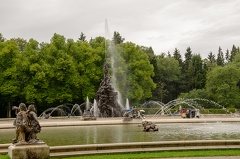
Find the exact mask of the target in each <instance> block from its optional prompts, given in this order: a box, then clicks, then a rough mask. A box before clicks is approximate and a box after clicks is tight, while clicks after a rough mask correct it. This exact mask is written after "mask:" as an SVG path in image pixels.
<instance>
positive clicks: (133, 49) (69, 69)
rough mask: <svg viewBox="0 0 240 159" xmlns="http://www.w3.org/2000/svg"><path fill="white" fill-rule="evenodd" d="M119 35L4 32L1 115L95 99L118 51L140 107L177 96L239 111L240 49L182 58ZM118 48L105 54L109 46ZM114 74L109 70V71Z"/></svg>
mask: <svg viewBox="0 0 240 159" xmlns="http://www.w3.org/2000/svg"><path fill="white" fill-rule="evenodd" d="M124 41H125V39H124V38H122V37H121V35H120V34H119V33H118V32H114V35H113V38H112V39H111V40H106V39H105V38H104V37H100V36H99V37H96V38H91V39H90V40H89V41H88V40H87V39H86V36H85V35H84V34H83V33H81V34H80V36H79V38H78V39H77V40H76V41H74V40H73V39H66V38H65V37H64V36H63V35H59V34H56V33H55V34H54V35H53V37H52V38H51V39H50V42H49V43H47V42H42V43H39V42H38V41H37V40H34V39H29V40H28V41H27V40H25V39H22V38H12V39H9V40H7V39H5V38H4V37H3V35H2V34H0V117H9V116H11V113H12V112H11V106H13V105H18V104H19V103H21V102H24V103H26V104H32V103H34V104H36V106H37V109H38V112H39V113H41V112H42V111H44V110H45V109H47V108H49V107H55V106H58V105H60V104H63V103H73V104H74V103H78V104H81V103H83V102H85V101H86V98H87V97H88V98H89V99H90V100H93V99H94V97H95V93H96V91H97V90H98V87H99V84H100V82H101V80H102V79H103V64H104V62H106V61H109V60H110V55H111V53H110V52H115V55H116V57H115V58H116V59H118V60H117V62H115V64H114V67H115V76H116V78H117V79H118V82H117V86H118V89H119V91H120V93H121V94H122V96H123V99H125V98H128V99H129V101H130V104H131V105H134V106H140V104H141V103H143V102H144V101H147V100H158V101H161V102H164V103H166V102H168V101H171V100H173V99H176V98H179V97H181V98H205V99H210V100H213V101H215V102H218V103H219V104H222V105H225V106H226V107H235V108H238V107H239V99H238V98H239V97H240V96H239V95H240V92H239V87H240V80H239V79H240V77H239V76H240V72H239V71H240V67H239V66H240V63H239V61H240V49H239V47H236V46H235V45H233V47H232V50H226V53H225V54H224V53H223V51H222V49H221V47H219V50H218V53H217V56H216V55H215V54H213V53H212V52H210V53H209V55H208V57H207V58H206V59H202V57H201V55H200V54H194V53H192V50H191V48H190V47H188V48H187V49H186V52H185V54H184V58H182V57H181V54H180V51H179V50H178V49H177V48H176V49H175V50H174V52H173V53H170V52H168V53H162V54H160V55H156V54H155V53H154V51H153V49H152V48H151V47H145V46H139V45H137V44H134V43H132V42H124ZM110 42H111V43H114V45H115V49H112V50H107V49H106V46H107V45H108V43H110ZM111 71H113V70H110V72H111Z"/></svg>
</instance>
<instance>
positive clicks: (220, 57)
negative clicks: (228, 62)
mask: <svg viewBox="0 0 240 159" xmlns="http://www.w3.org/2000/svg"><path fill="white" fill-rule="evenodd" d="M217 65H218V66H223V65H224V56H223V52H222V48H221V47H220V46H219V49H218V54H217Z"/></svg>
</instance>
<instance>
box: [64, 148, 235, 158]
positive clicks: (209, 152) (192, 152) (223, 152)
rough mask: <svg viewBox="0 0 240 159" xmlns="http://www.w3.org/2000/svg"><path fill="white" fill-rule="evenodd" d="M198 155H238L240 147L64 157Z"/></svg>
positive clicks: (167, 156)
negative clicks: (232, 148)
mask: <svg viewBox="0 0 240 159" xmlns="http://www.w3.org/2000/svg"><path fill="white" fill-rule="evenodd" d="M200 156H240V149H234V150H186V151H161V152H145V153H144V152H143V153H126V154H109V155H90V156H78V157H69V158H65V159H81V158H82V159H83V158H87V159H116V158H117V159H147V158H170V157H200Z"/></svg>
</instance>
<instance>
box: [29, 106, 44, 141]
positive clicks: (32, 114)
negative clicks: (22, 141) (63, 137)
mask: <svg viewBox="0 0 240 159" xmlns="http://www.w3.org/2000/svg"><path fill="white" fill-rule="evenodd" d="M27 117H28V129H27V132H26V134H27V141H28V142H30V143H34V142H37V141H38V140H39V139H38V138H37V133H40V131H41V126H40V124H39V122H38V119H37V114H36V108H35V106H34V105H33V104H31V105H29V106H28V110H27Z"/></svg>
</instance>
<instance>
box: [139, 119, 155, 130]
mask: <svg viewBox="0 0 240 159" xmlns="http://www.w3.org/2000/svg"><path fill="white" fill-rule="evenodd" d="M142 126H143V128H144V129H143V131H158V128H157V127H156V124H155V123H153V122H151V121H143V122H142Z"/></svg>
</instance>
